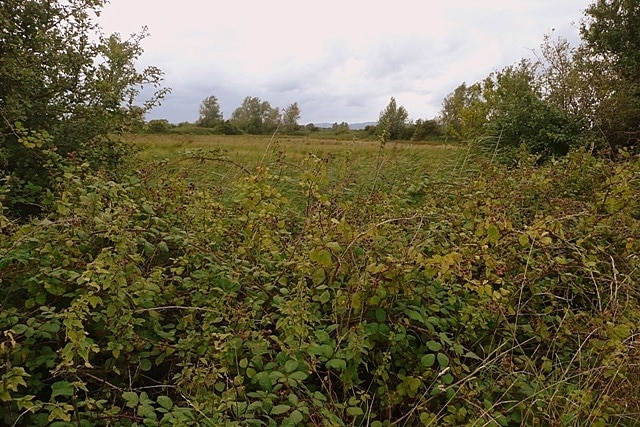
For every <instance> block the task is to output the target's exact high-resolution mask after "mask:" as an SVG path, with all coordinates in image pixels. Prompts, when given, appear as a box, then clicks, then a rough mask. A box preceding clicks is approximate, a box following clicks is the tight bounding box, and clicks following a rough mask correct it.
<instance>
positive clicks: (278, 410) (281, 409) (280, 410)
mask: <svg viewBox="0 0 640 427" xmlns="http://www.w3.org/2000/svg"><path fill="white" fill-rule="evenodd" d="M289 409H291V406H289V405H276V406H274V407H273V408H272V409H271V415H280V414H284V413H286V412H289Z"/></svg>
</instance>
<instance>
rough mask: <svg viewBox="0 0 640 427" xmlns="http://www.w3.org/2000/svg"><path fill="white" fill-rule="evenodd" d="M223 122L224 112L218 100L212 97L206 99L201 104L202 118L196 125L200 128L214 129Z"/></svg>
mask: <svg viewBox="0 0 640 427" xmlns="http://www.w3.org/2000/svg"><path fill="white" fill-rule="evenodd" d="M221 122H222V111H220V103H219V102H218V98H216V97H215V96H213V95H211V96H208V97H206V98H205V99H204V100H203V101H202V104H200V118H198V121H197V122H196V124H197V125H198V126H202V127H206V128H212V127H215V126H216V125H219V124H220V123H221Z"/></svg>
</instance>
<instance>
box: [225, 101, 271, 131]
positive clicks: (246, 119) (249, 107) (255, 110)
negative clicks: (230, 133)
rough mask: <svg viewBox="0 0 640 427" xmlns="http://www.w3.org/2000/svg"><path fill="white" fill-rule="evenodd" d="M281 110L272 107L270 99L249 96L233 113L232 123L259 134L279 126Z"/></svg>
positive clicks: (243, 129)
mask: <svg viewBox="0 0 640 427" xmlns="http://www.w3.org/2000/svg"><path fill="white" fill-rule="evenodd" d="M279 116H280V110H279V109H278V108H273V107H271V104H269V101H262V100H261V99H260V98H258V97H252V96H247V97H246V98H245V99H244V101H243V102H242V105H241V106H240V107H238V108H236V109H235V110H234V111H233V114H232V115H231V123H232V124H233V125H234V126H236V127H238V128H239V129H241V130H242V131H244V132H247V133H250V134H254V135H259V134H263V133H268V132H272V131H274V130H275V129H276V127H277V126H278V119H279Z"/></svg>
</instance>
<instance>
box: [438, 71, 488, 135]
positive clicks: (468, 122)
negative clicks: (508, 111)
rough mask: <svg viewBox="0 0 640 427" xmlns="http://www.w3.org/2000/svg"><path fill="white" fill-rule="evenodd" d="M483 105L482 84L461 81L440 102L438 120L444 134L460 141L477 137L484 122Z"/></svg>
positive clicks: (484, 112) (481, 130)
mask: <svg viewBox="0 0 640 427" xmlns="http://www.w3.org/2000/svg"><path fill="white" fill-rule="evenodd" d="M485 106H486V104H485V103H484V100H483V98H482V85H480V84H478V83H476V84H474V85H471V86H467V84H466V83H464V82H463V83H462V84H461V85H460V86H458V87H457V88H456V89H455V90H454V91H453V92H452V93H450V94H449V95H447V96H446V98H445V99H444V101H443V103H442V110H441V112H440V121H441V122H442V126H443V128H444V133H445V136H447V137H448V138H453V139H457V140H462V141H469V140H473V139H475V138H477V137H478V136H479V135H480V134H482V132H483V129H484V125H485V123H486V114H487V112H486V111H485Z"/></svg>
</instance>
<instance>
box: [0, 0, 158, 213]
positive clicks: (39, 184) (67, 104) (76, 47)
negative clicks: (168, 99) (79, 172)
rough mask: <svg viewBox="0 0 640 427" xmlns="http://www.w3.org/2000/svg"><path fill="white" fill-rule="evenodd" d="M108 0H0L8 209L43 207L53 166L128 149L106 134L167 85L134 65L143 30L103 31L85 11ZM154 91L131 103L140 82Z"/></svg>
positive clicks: (95, 160) (1, 162)
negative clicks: (126, 33) (125, 32)
mask: <svg viewBox="0 0 640 427" xmlns="http://www.w3.org/2000/svg"><path fill="white" fill-rule="evenodd" d="M105 3H106V0H64V1H62V0H3V1H2V2H1V3H0V144H1V145H0V183H1V184H0V194H2V193H4V199H3V200H2V203H3V204H4V205H5V206H7V207H8V209H9V211H10V214H11V215H13V216H16V217H25V216H29V215H37V214H39V213H40V212H42V211H43V210H44V204H43V202H44V199H43V197H44V196H45V195H46V194H47V190H51V189H53V187H54V181H55V179H54V178H55V177H56V176H58V175H60V174H61V171H62V170H61V166H62V165H63V164H67V163H70V159H73V160H74V161H76V162H89V163H90V164H91V166H92V167H93V168H101V167H102V168H104V169H105V170H108V171H109V170H110V171H114V170H116V169H117V166H118V164H120V163H121V161H122V158H123V156H125V155H126V154H127V150H125V149H124V148H125V147H124V145H123V144H121V143H120V142H119V141H118V139H117V138H114V135H118V134H121V133H123V132H125V131H127V130H128V129H130V127H131V126H132V125H137V124H138V123H139V122H140V119H141V117H142V114H144V113H145V112H146V111H148V110H149V109H150V108H152V107H153V106H154V105H155V104H156V103H157V101H158V100H159V99H160V98H161V97H162V96H163V95H164V94H165V92H166V90H164V89H161V88H159V84H160V81H161V72H160V70H158V69H157V68H155V67H148V68H146V69H144V70H142V71H138V70H137V69H136V67H135V62H136V60H137V59H138V57H139V56H140V55H141V54H142V48H141V46H140V43H141V41H142V40H143V39H144V37H145V36H146V33H145V31H143V32H142V33H141V34H137V35H133V36H131V38H129V39H127V40H122V39H121V38H120V37H119V36H118V35H117V34H115V35H110V36H104V35H102V34H101V32H100V29H99V27H98V25H97V24H95V23H94V22H93V21H92V17H93V16H94V15H96V14H98V13H99V11H100V9H101V7H102V6H103V5H104V4H105ZM148 85H151V86H153V87H155V88H156V89H157V90H156V93H155V94H154V95H153V96H152V97H151V99H150V100H148V101H147V102H145V103H144V104H143V105H142V106H136V105H134V101H135V100H136V98H137V97H138V95H139V93H140V90H141V88H142V87H143V86H148Z"/></svg>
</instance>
